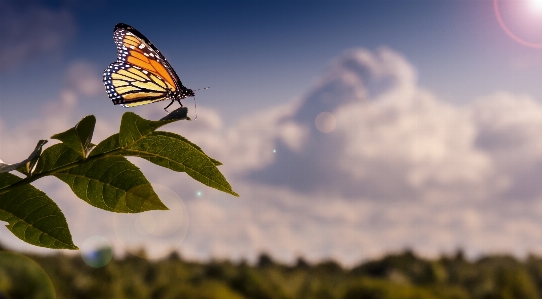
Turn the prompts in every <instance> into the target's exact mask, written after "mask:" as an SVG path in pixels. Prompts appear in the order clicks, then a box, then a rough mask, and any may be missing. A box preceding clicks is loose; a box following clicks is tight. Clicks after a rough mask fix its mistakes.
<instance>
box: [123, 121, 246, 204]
mask: <svg viewBox="0 0 542 299" xmlns="http://www.w3.org/2000/svg"><path fill="white" fill-rule="evenodd" d="M121 153H122V154H123V155H130V156H138V157H141V158H143V159H146V160H149V161H150V162H152V163H154V164H157V165H160V166H163V167H166V168H169V169H171V170H174V171H179V172H186V173H187V174H188V175H189V176H191V177H192V178H194V179H195V180H197V181H199V182H201V183H203V184H205V185H207V186H209V187H212V188H215V189H218V190H220V191H224V192H226V193H229V194H232V195H234V196H239V195H238V194H237V193H235V192H234V191H233V190H232V188H231V186H230V184H229V183H228V181H226V178H225V177H224V176H223V175H222V173H220V171H219V170H218V168H217V167H216V162H218V161H216V160H214V161H213V160H211V159H210V158H209V157H208V156H207V155H206V154H205V153H204V152H203V151H202V150H201V149H200V148H199V147H198V146H195V145H194V144H193V143H191V142H189V141H188V140H186V139H185V138H184V137H181V136H179V135H177V134H174V133H170V132H160V131H158V132H153V133H150V134H147V135H146V136H145V138H142V139H140V140H138V141H136V142H135V143H133V144H132V145H131V146H129V147H127V148H125V149H124V150H123V151H122V152H121ZM218 163H220V162H218Z"/></svg>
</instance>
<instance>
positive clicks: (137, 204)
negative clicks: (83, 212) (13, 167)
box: [54, 156, 168, 213]
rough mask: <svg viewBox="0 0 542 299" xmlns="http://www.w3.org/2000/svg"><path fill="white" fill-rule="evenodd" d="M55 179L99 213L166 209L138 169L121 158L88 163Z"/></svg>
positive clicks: (59, 174) (113, 157) (60, 174)
mask: <svg viewBox="0 0 542 299" xmlns="http://www.w3.org/2000/svg"><path fill="white" fill-rule="evenodd" d="M54 175H55V176H56V177H57V178H59V179H61V180H62V181H64V182H65V183H67V184H68V185H69V186H70V188H71V189H72V191H73V192H74V193H75V194H76V195H77V196H78V197H79V198H81V199H82V200H84V201H86V202H87V203H89V204H91V205H93V206H95V207H97V208H100V209H104V210H107V211H112V212H120V213H138V212H143V211H149V210H167V209H168V208H167V207H166V206H165V205H164V204H163V203H162V202H161V201H160V199H159V198H158V195H156V193H155V192H154V190H153V189H152V186H151V184H150V183H149V181H147V179H146V178H145V176H144V175H143V173H142V172H141V171H140V170H139V168H138V167H137V166H135V165H134V164H132V163H131V162H130V161H128V160H127V159H126V158H124V157H121V156H104V157H100V158H97V159H92V160H90V159H89V160H87V161H85V162H82V163H80V164H79V165H77V166H76V167H73V168H70V169H67V170H65V171H61V172H57V173H55V174H54Z"/></svg>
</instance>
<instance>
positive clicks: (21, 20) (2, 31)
mask: <svg viewBox="0 0 542 299" xmlns="http://www.w3.org/2000/svg"><path fill="white" fill-rule="evenodd" d="M74 33H75V21H74V18H73V16H72V14H71V13H70V12H69V11H68V10H66V9H60V10H53V9H49V8H45V7H42V6H40V5H37V4H34V3H18V4H15V2H13V1H7V0H4V1H0V40H1V41H2V46H1V48H0V70H4V69H6V68H10V67H14V66H15V65H17V64H19V63H21V62H23V61H24V60H25V59H28V58H30V57H32V56H34V55H36V54H39V53H42V52H49V51H54V50H58V49H59V48H60V47H61V46H62V45H63V44H64V43H65V42H66V41H67V40H69V39H70V38H71V37H72V36H73V35H74Z"/></svg>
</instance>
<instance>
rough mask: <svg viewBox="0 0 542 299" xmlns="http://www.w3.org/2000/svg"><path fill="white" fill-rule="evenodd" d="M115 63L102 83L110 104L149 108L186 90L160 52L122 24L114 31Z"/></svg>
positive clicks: (109, 68) (133, 30)
mask: <svg viewBox="0 0 542 299" xmlns="http://www.w3.org/2000/svg"><path fill="white" fill-rule="evenodd" d="M113 37H114V40H115V44H116V45H117V61H116V62H114V63H112V64H110V65H109V66H108V67H107V69H106V70H105V71H104V75H103V80H104V85H105V87H106V91H107V94H108V95H109V98H111V100H112V101H113V104H115V105H118V104H122V105H123V106H125V107H133V106H138V105H144V104H149V103H153V102H157V101H162V100H166V99H172V96H174V95H175V94H179V93H178V90H179V88H180V89H181V90H186V88H185V87H184V86H183V85H182V83H181V81H180V80H179V77H178V76H177V74H176V73H175V71H174V70H173V68H172V67H171V65H170V64H169V63H168V62H167V60H166V59H165V57H164V56H163V55H162V53H160V51H159V50H158V49H157V48H156V47H155V46H154V45H153V44H152V43H151V42H150V41H149V40H148V39H147V38H146V37H145V36H143V35H142V34H141V33H140V32H139V31H137V30H135V29H134V28H133V27H131V26H129V25H126V24H122V23H120V24H117V25H116V26H115V30H114V35H113Z"/></svg>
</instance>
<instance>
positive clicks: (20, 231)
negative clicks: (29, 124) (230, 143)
mask: <svg viewBox="0 0 542 299" xmlns="http://www.w3.org/2000/svg"><path fill="white" fill-rule="evenodd" d="M184 119H186V118H184ZM177 120H178V119H170V120H160V121H151V120H146V119H143V118H141V117H139V116H138V115H136V114H134V113H131V112H127V113H125V114H124V115H123V117H122V120H121V125H120V131H119V133H117V134H114V135H112V136H110V137H108V138H106V139H105V140H103V141H102V142H100V143H99V144H98V145H97V146H95V145H94V144H92V143H91V139H92V135H93V132H94V126H95V124H96V118H95V117H94V116H93V115H89V116H86V117H85V118H83V119H82V120H81V121H80V122H79V123H77V124H76V125H75V127H73V128H71V129H69V130H67V131H65V132H62V133H59V134H55V135H53V136H52V138H55V139H58V140H60V141H61V142H62V143H59V144H55V145H53V146H51V147H49V148H47V149H45V150H44V151H43V152H42V151H41V148H42V146H43V144H45V143H46V141H45V140H41V141H40V142H39V143H38V145H37V146H36V149H35V150H34V152H33V153H32V154H31V155H30V157H29V158H28V159H26V160H25V161H22V162H20V163H16V164H5V163H2V165H1V166H2V167H0V220H1V221H6V222H8V225H7V227H8V229H9V230H11V232H12V233H13V234H14V235H15V236H17V237H19V238H20V239H21V240H23V241H25V242H27V243H30V244H33V245H37V246H43V247H48V248H54V249H59V248H65V249H77V247H76V246H75V245H74V244H73V242H72V237H71V234H70V232H69V229H68V224H67V223H66V219H65V217H64V215H63V214H62V212H61V211H60V209H59V208H58V206H57V205H56V204H55V203H54V202H53V201H52V199H50V198H49V197H47V195H46V194H45V193H43V192H42V191H40V190H38V189H36V188H35V187H33V186H32V185H30V183H32V182H33V181H35V180H37V179H39V178H41V177H44V176H49V175H50V176H55V177H57V178H59V179H60V180H62V181H63V182H65V183H66V184H68V185H69V186H70V188H71V189H72V191H73V192H74V193H75V195H77V197H79V198H81V199H82V200H84V201H86V202H87V203H89V204H90V205H92V206H95V207H97V208H100V209H104V210H107V211H112V212H118V213H139V212H143V211H149V210H167V209H168V208H167V207H166V206H165V205H164V204H163V203H162V201H161V200H160V199H159V198H158V195H157V194H156V193H155V192H154V190H153V188H152V186H151V183H150V182H149V181H148V180H147V179H146V178H145V176H144V175H143V173H142V172H141V171H140V170H139V168H138V167H137V166H135V165H134V164H132V163H131V162H130V161H128V160H127V159H126V158H125V157H126V156H137V157H141V158H143V159H146V160H148V161H150V162H152V163H155V164H157V165H160V166H163V167H165V168H168V169H170V170H174V171H177V172H186V173H187V174H188V175H189V176H191V177H192V178H194V179H196V180H197V181H199V182H201V183H203V184H205V185H207V186H209V187H212V188H216V189H218V190H221V191H224V192H226V193H229V194H232V195H234V196H239V195H238V194H237V193H235V192H234V191H233V189H232V187H231V186H230V184H229V183H228V181H227V180H226V178H225V177H224V176H223V175H222V173H220V171H219V170H218V168H217V166H219V165H222V163H220V162H219V161H217V160H215V159H212V158H210V157H209V156H207V155H206V154H205V153H204V152H203V150H202V149H201V148H200V147H198V146H197V145H195V144H193V143H192V142H190V141H188V140H187V139H186V138H184V137H182V136H179V135H177V134H173V133H169V132H161V131H156V129H158V128H159V127H161V126H163V125H166V124H169V123H172V122H175V121H177ZM36 161H37V162H36ZM34 165H35V168H34V169H33V166H34ZM14 169H17V170H18V171H19V172H20V173H21V174H23V175H25V176H26V177H25V178H20V177H18V176H15V175H13V174H10V173H8V172H9V171H12V170H14ZM128 288H130V287H128ZM137 288H138V286H137V285H135V286H134V287H133V289H134V290H136V289H137Z"/></svg>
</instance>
